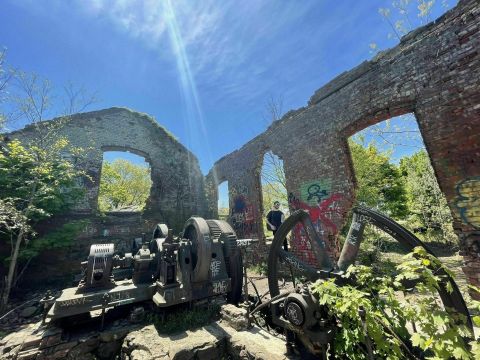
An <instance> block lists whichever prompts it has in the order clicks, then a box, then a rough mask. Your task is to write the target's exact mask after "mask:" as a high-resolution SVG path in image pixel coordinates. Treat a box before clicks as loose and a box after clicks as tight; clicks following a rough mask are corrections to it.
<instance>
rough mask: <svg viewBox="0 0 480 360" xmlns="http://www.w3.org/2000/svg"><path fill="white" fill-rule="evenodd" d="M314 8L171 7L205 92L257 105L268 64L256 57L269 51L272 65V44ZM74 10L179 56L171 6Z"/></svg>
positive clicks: (81, 4)
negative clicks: (257, 79) (257, 80)
mask: <svg viewBox="0 0 480 360" xmlns="http://www.w3.org/2000/svg"><path fill="white" fill-rule="evenodd" d="M314 3H315V2H310V3H309V4H302V3H299V2H286V3H282V5H281V6H279V5H278V3H274V2H273V1H263V2H261V1H253V0H252V1H241V2H240V1H216V0H203V1H189V0H172V1H171V5H172V8H173V11H174V13H175V18H176V21H177V24H178V29H179V33H180V36H181V38H182V41H183V46H184V51H185V53H186V55H187V58H188V61H189V64H190V67H191V71H192V76H193V77H194V78H200V79H201V81H197V83H198V85H199V86H200V87H201V88H202V89H204V90H206V91H208V90H209V89H215V90H216V92H218V91H219V90H220V92H221V91H222V90H224V91H225V93H224V95H228V96H239V97H242V99H243V100H244V101H248V100H249V99H252V100H253V99H254V98H255V97H256V96H258V95H259V94H261V93H262V92H264V91H268V90H267V89H266V88H267V87H268V86H269V84H265V85H264V86H258V84H257V85H256V86H252V80H251V78H252V77H258V76H262V75H263V74H265V73H266V71H267V70H268V68H267V66H266V65H265V64H262V63H255V62H252V61H250V60H251V58H252V55H253V54H254V53H258V52H260V53H261V52H263V51H265V54H264V55H265V57H264V59H263V60H265V63H266V64H268V62H269V61H272V60H271V59H269V56H271V55H272V54H268V52H267V51H268V50H267V44H268V43H269V42H270V41H274V40H275V39H276V37H277V36H278V35H279V34H281V33H282V32H284V31H285V29H286V28H288V27H289V25H291V24H293V23H295V22H296V21H298V20H299V19H300V18H301V17H302V16H303V15H305V14H306V13H307V12H308V11H309V8H310V7H311V6H313V5H314ZM75 4H76V7H77V8H79V9H81V10H83V11H84V12H85V14H86V15H87V16H92V17H99V18H103V19H108V21H110V22H111V23H112V24H113V25H114V26H116V27H117V28H118V29H119V30H121V31H124V32H125V33H126V34H127V35H128V36H131V37H134V38H137V39H139V40H141V41H142V42H143V43H144V44H145V45H146V46H148V47H150V48H153V49H157V51H158V54H159V56H162V57H166V58H168V57H172V60H173V57H176V56H178V55H179V54H178V51H180V50H179V49H178V47H175V46H172V45H174V44H172V43H171V41H170V40H169V39H171V37H169V35H168V24H167V8H166V4H167V1H158V0H146V1H127V0H114V1H111V0H89V1H83V0H82V1H80V0H78V1H77V2H76V3H75ZM166 48H168V51H166ZM285 52H288V50H287V49H285ZM257 56H258V54H257Z"/></svg>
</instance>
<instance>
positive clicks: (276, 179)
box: [260, 151, 289, 238]
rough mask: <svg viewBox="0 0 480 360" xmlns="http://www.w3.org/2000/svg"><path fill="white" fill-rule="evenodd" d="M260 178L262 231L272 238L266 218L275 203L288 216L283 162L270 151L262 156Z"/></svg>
mask: <svg viewBox="0 0 480 360" xmlns="http://www.w3.org/2000/svg"><path fill="white" fill-rule="evenodd" d="M260 174H261V175H260V177H261V191H262V196H261V199H262V204H263V230H264V233H265V234H266V236H267V238H269V237H272V236H273V234H272V232H271V230H269V229H268V227H267V221H266V216H267V214H268V212H269V211H270V210H272V208H273V205H274V203H275V202H277V201H278V202H279V203H280V208H279V210H281V211H282V212H283V213H284V215H285V217H287V216H288V213H289V211H288V193H287V182H286V178H285V171H284V168H283V160H282V159H280V157H278V156H277V155H275V154H274V153H273V152H271V151H267V152H266V153H265V155H264V156H263V163H262V169H261V172H260Z"/></svg>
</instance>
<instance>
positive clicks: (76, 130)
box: [1, 108, 206, 284]
mask: <svg viewBox="0 0 480 360" xmlns="http://www.w3.org/2000/svg"><path fill="white" fill-rule="evenodd" d="M60 123H61V126H59V127H58V132H59V135H63V136H65V137H66V138H67V139H68V140H69V142H70V145H71V146H73V147H81V148H83V149H84V150H85V155H86V161H87V164H88V165H87V169H88V171H87V172H88V174H89V175H90V177H91V180H88V179H83V186H85V188H86V190H87V191H86V196H85V198H84V200H83V201H80V202H79V203H78V204H77V206H76V207H75V209H73V210H72V211H71V213H69V214H64V215H62V216H61V217H57V218H54V219H51V220H49V221H48V222H47V223H46V224H44V227H43V228H44V230H45V231H48V230H51V229H53V228H55V227H57V226H59V225H61V224H63V223H65V222H66V221H68V220H73V219H76V220H81V219H83V220H87V221H88V222H89V225H88V227H87V228H86V229H85V230H84V232H82V234H81V235H80V236H79V237H78V238H77V239H75V240H74V242H73V245H72V247H71V248H70V249H68V250H67V251H55V252H54V251H48V252H46V253H45V254H43V255H42V256H40V258H38V259H34V261H33V262H32V264H31V266H32V270H31V271H29V273H28V274H25V281H26V282H27V283H30V284H34V283H38V282H37V280H42V276H43V279H44V278H45V277H46V278H48V279H49V280H55V279H59V278H61V277H63V276H70V277H71V275H72V273H73V272H77V271H78V269H79V262H80V261H81V260H84V258H85V257H86V256H87V255H88V248H89V246H90V245H91V244H92V243H97V242H99V243H102V242H103V243H105V242H113V243H115V244H116V247H117V248H118V249H119V250H120V251H122V250H128V249H130V246H131V243H132V241H133V239H134V238H136V237H139V236H141V233H142V232H148V235H149V236H150V234H151V231H152V230H153V226H154V224H157V223H166V224H168V226H169V227H171V228H173V229H174V231H175V232H176V233H178V232H179V231H180V230H181V229H182V228H183V224H184V223H185V221H186V220H187V219H188V218H189V217H190V216H192V215H200V216H204V214H205V212H206V200H205V193H204V177H203V175H202V173H201V171H200V167H199V165H198V160H197V158H196V157H195V156H194V155H193V154H192V153H191V152H190V151H188V150H187V149H186V148H185V147H184V146H183V145H182V144H180V143H179V142H178V141H177V140H176V139H175V138H174V137H173V136H172V135H171V134H170V133H168V132H167V131H166V130H165V129H164V128H163V127H161V126H160V125H159V124H158V123H157V122H156V121H155V120H154V119H153V118H151V117H149V116H148V115H145V114H141V113H137V112H134V111H131V110H128V109H124V108H111V109H106V110H100V111H94V112H88V113H82V114H75V115H73V116H71V117H68V118H67V119H54V120H51V121H48V122H45V123H41V124H39V125H38V126H27V127H26V128H24V129H22V130H20V131H17V132H13V133H10V134H8V135H7V138H8V139H13V138H18V139H21V140H22V141H25V142H28V141H29V140H31V139H32V138H33V137H37V136H38V132H39V131H42V129H43V128H45V127H46V126H52V125H53V126H54V125H55V124H60ZM105 151H128V152H131V153H134V154H137V155H140V156H143V157H144V158H145V159H146V161H147V162H148V163H149V164H150V167H151V176H152V188H151V192H150V196H149V198H148V200H147V204H146V208H145V210H144V211H143V213H141V214H140V213H116V214H113V213H112V214H107V216H102V215H100V214H99V213H98V204H97V200H98V190H99V181H100V175H101V169H102V160H103V152H105ZM66 156H68V154H66ZM1 251H2V252H3V251H8V249H6V248H2V249H1ZM35 269H43V270H45V271H44V272H36V271H34V270H35ZM73 269H75V270H73ZM45 274H47V275H48V276H44V275H45ZM38 277H40V279H39V278H38ZM42 281H44V280H42Z"/></svg>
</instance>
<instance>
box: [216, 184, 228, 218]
mask: <svg viewBox="0 0 480 360" xmlns="http://www.w3.org/2000/svg"><path fill="white" fill-rule="evenodd" d="M217 207H218V219H219V220H225V221H226V220H227V219H228V215H229V214H230V205H229V197H228V181H224V182H222V183H221V184H220V185H218V203H217Z"/></svg>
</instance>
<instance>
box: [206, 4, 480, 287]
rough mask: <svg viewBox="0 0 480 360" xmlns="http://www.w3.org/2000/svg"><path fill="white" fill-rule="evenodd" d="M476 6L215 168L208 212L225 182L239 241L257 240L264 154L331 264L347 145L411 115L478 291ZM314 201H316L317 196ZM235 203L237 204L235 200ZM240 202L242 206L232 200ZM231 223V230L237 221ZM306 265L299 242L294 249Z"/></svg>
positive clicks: (347, 184)
mask: <svg viewBox="0 0 480 360" xmlns="http://www.w3.org/2000/svg"><path fill="white" fill-rule="evenodd" d="M479 27H480V3H479V2H478V1H476V0H463V1H460V2H459V4H458V5H457V6H456V7H455V8H453V9H452V10H450V11H448V12H447V13H446V14H445V15H443V16H442V17H441V18H439V19H437V20H436V21H435V22H433V23H430V24H428V25H426V26H424V27H422V28H420V29H418V30H415V31H413V32H412V33H410V34H408V35H406V36H404V37H403V39H402V41H401V42H400V44H399V45H398V46H396V47H395V48H393V49H390V50H387V51H385V52H382V53H380V54H379V55H377V56H376V57H375V58H374V59H373V60H371V61H366V62H364V63H362V64H360V65H359V66H357V67H356V68H354V69H353V70H350V71H348V72H345V73H343V74H341V75H339V76H338V77H336V78H335V79H333V80H332V81H331V82H330V83H328V84H327V85H325V86H324V87H322V88H321V89H319V90H317V91H316V92H315V93H314V94H313V96H312V97H311V98H310V100H309V102H308V105H307V106H306V107H304V108H301V109H297V110H294V111H290V112H288V113H287V114H285V115H284V116H283V118H282V119H280V120H278V121H276V122H274V123H273V124H272V125H271V126H270V127H269V128H268V129H267V130H266V131H265V132H264V133H262V134H260V135H259V136H257V137H255V138H254V139H252V140H251V141H249V142H248V143H247V144H245V145H244V146H243V147H241V148H240V149H238V150H236V151H234V152H233V153H231V154H228V155H226V156H225V157H223V158H222V159H220V160H218V161H217V162H216V163H215V165H214V167H213V168H212V170H211V171H210V173H209V175H208V176H207V189H209V192H208V199H209V201H210V205H209V209H211V211H213V212H214V211H215V209H216V200H217V197H218V195H217V194H216V189H217V187H216V186H217V184H218V183H219V182H218V180H228V182H229V186H230V193H229V197H230V208H231V209H234V211H236V210H235V206H236V204H243V205H242V206H239V207H238V209H237V210H238V211H239V212H243V214H240V215H235V216H236V218H237V219H238V220H239V221H240V220H242V219H244V221H245V224H241V223H238V224H236V227H237V229H238V230H239V233H240V236H255V237H258V238H260V239H264V234H263V230H262V226H261V219H260V216H256V217H255V218H254V219H253V220H247V217H248V213H253V214H255V215H259V214H262V210H263V204H262V201H261V191H260V177H259V172H260V167H261V162H262V158H263V155H264V154H265V152H266V151H268V150H272V151H273V152H274V153H275V154H276V155H278V156H280V157H281V158H282V159H283V161H284V167H285V174H286V178H287V189H288V192H289V197H290V200H291V201H290V204H291V206H292V207H294V208H304V209H309V211H310V213H311V216H312V217H313V218H314V219H313V220H315V221H317V220H318V223H319V224H321V226H322V231H323V234H324V238H325V239H326V240H327V242H328V245H329V253H330V254H331V256H332V257H335V256H337V255H338V244H337V241H336V240H337V233H338V231H339V229H340V228H341V227H342V225H343V223H344V221H345V218H346V214H347V213H348V211H349V210H350V208H351V206H352V203H353V200H354V197H355V191H354V189H355V178H354V174H353V170H352V164H351V159H350V155H349V150H348V145H347V139H348V137H349V136H351V135H353V134H355V133H356V132H358V131H360V130H362V129H364V128H366V127H368V126H370V125H373V124H375V123H378V122H380V121H383V120H386V119H388V118H391V117H394V116H398V115H402V114H406V113H412V112H413V113H414V114H415V116H416V118H417V121H418V123H419V128H420V131H421V133H422V136H423V139H424V141H425V144H426V147H427V151H428V153H429V156H430V158H431V161H432V165H433V167H434V169H435V173H436V175H437V179H438V182H439V185H440V187H441V189H442V191H443V192H444V193H445V195H446V197H447V199H448V203H449V206H450V209H451V211H452V214H453V216H454V219H455V222H454V227H455V230H456V232H457V234H458V235H459V238H460V243H461V250H462V254H463V256H464V259H465V267H464V271H465V273H466V275H467V277H468V279H469V281H470V282H471V283H472V284H476V285H480V284H479V282H480V271H479V270H480V258H479V244H480V202H479V201H478V198H479V196H480V165H479V159H480V53H479V52H480V32H479ZM316 194H317V195H316ZM239 197H240V198H239ZM239 199H240V200H241V201H240V200H239ZM237 219H236V220H237ZM294 247H295V249H294V251H295V252H296V253H297V255H298V256H299V257H301V258H303V259H304V260H306V261H308V262H313V256H312V254H311V250H310V249H309V247H308V245H307V244H306V243H305V242H304V239H302V238H301V237H299V238H298V239H297V240H296V242H295V244H294Z"/></svg>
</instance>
